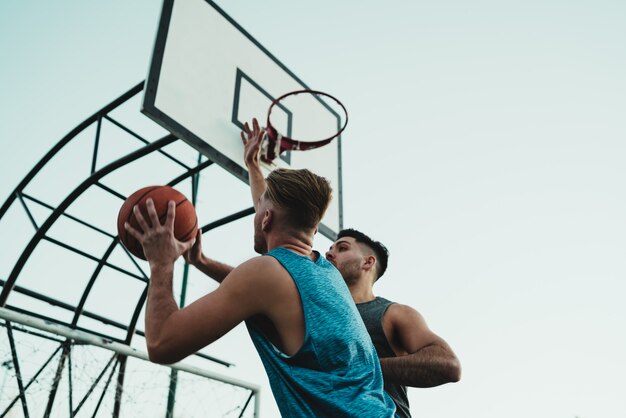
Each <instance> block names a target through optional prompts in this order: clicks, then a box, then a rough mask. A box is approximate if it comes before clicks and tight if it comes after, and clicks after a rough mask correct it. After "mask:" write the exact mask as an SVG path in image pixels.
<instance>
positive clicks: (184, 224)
mask: <svg viewBox="0 0 626 418" xmlns="http://www.w3.org/2000/svg"><path fill="white" fill-rule="evenodd" d="M148 198H151V199H152V200H153V201H154V208H155V209H156V212H157V215H158V216H159V220H160V221H161V223H163V222H164V221H165V218H166V217H167V202H169V201H170V200H173V201H174V202H176V218H175V219H174V236H175V237H176V239H178V240H179V241H188V240H189V239H191V238H193V237H195V236H196V232H197V230H198V217H197V216H196V210H195V208H194V207H193V204H192V203H191V201H189V200H188V199H187V198H186V197H185V195H184V194H182V193H181V192H179V191H178V190H176V189H173V188H171V187H169V186H150V187H144V188H142V189H139V190H137V191H136V192H135V193H133V194H132V195H130V196H129V197H128V199H126V200H125V201H124V204H123V205H122V207H121V208H120V212H119V214H118V216H117V233H118V234H119V236H120V241H121V242H122V244H124V246H125V247H126V248H127V249H128V251H130V252H131V253H132V254H134V255H135V256H137V257H139V258H141V259H143V260H145V259H146V257H145V255H144V254H143V247H142V246H141V244H140V243H139V242H138V241H137V240H136V239H135V238H134V237H133V236H132V235H130V234H129V233H128V232H127V231H126V228H124V223H125V222H128V223H129V224H130V225H131V226H132V227H133V228H135V229H136V230H138V231H141V227H140V226H139V223H138V222H137V220H136V219H135V216H134V215H133V207H134V206H135V205H138V206H139V209H140V210H141V214H142V215H143V218H144V219H145V220H146V222H147V223H148V225H150V224H151V222H150V216H149V215H148V210H147V208H146V200H147V199H148Z"/></svg>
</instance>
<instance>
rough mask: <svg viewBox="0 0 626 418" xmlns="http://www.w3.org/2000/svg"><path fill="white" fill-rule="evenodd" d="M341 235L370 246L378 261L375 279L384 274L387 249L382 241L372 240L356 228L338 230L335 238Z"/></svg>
mask: <svg viewBox="0 0 626 418" xmlns="http://www.w3.org/2000/svg"><path fill="white" fill-rule="evenodd" d="M343 237H351V238H354V240H355V241H356V242H359V243H361V244H365V245H367V246H368V247H370V248H371V249H372V251H374V254H376V260H377V261H378V263H377V265H378V267H377V270H378V271H377V273H378V275H377V277H376V280H378V279H379V278H380V277H381V276H382V275H383V274H385V271H386V270H387V263H388V262H389V250H387V247H385V246H384V245H383V244H382V242H380V241H374V240H373V239H371V238H370V237H368V236H367V235H365V234H364V233H363V232H361V231H357V230H356V229H352V228H348V229H343V230H341V231H339V233H338V234H337V239H339V238H343Z"/></svg>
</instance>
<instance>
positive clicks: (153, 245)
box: [124, 198, 196, 265]
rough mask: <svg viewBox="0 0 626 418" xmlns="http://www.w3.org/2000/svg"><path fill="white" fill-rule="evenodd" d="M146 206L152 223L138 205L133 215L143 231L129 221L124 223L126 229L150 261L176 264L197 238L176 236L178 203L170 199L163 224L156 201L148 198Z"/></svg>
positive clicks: (159, 263) (160, 263) (152, 262)
mask: <svg viewBox="0 0 626 418" xmlns="http://www.w3.org/2000/svg"><path fill="white" fill-rule="evenodd" d="M146 208H147V210H148V217H149V218H150V224H148V222H146V220H145V219H144V217H143V215H142V214H141V211H140V210H139V207H138V206H135V207H134V208H133V215H134V216H135V219H136V220H137V223H138V224H139V227H140V228H141V231H138V230H136V229H135V228H133V227H132V226H130V224H129V223H128V222H126V223H125V224H124V227H125V228H126V231H128V233H129V234H130V235H132V236H133V237H135V239H136V240H137V241H139V243H140V244H141V246H142V247H143V252H144V255H145V256H146V259H147V260H148V262H149V263H150V264H151V265H153V264H158V265H171V264H174V262H175V261H176V259H177V258H178V257H180V256H181V255H182V254H184V253H186V252H187V251H189V250H190V249H191V248H192V247H193V245H194V243H195V242H196V238H195V237H194V238H192V239H190V240H189V241H186V242H182V241H179V240H177V239H176V237H175V236H174V218H175V217H176V203H175V202H174V201H173V200H170V201H169V202H168V204H167V216H166V218H165V222H164V223H163V224H162V225H161V222H160V221H159V216H158V214H157V212H156V209H155V208H154V202H153V201H152V199H150V198H148V199H147V200H146Z"/></svg>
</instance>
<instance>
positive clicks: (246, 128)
mask: <svg viewBox="0 0 626 418" xmlns="http://www.w3.org/2000/svg"><path fill="white" fill-rule="evenodd" d="M243 127H244V130H245V131H246V133H247V134H248V135H250V125H248V122H246V123H244V124H243Z"/></svg>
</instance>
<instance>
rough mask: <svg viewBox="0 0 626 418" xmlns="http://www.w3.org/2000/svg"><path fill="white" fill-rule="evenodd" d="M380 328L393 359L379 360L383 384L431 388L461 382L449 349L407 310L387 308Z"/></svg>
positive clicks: (422, 321)
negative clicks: (383, 331)
mask: <svg viewBox="0 0 626 418" xmlns="http://www.w3.org/2000/svg"><path fill="white" fill-rule="evenodd" d="M383 328H384V330H385V335H386V336H387V340H388V341H389V342H390V345H391V346H392V348H393V350H394V351H395V353H396V355H397V357H387V358H381V359H380V366H381V368H382V371H383V376H384V379H385V381H391V382H394V383H398V384H401V385H405V386H413V387H421V388H427V387H433V386H439V385H442V384H444V383H450V382H458V381H459V380H460V379H461V364H460V362H459V360H458V359H457V357H456V355H455V354H454V352H453V351H452V349H451V348H450V346H449V345H448V344H447V343H446V342H445V341H444V340H443V339H442V338H440V337H439V336H437V335H436V334H435V333H433V332H432V331H431V330H430V329H429V328H428V326H427V325H426V321H425V320H424V318H423V317H422V316H421V315H420V314H419V312H417V311H416V310H415V309H413V308H411V307H410V306H406V305H400V304H394V305H391V306H390V307H389V308H388V310H387V312H386V313H385V316H384V318H383Z"/></svg>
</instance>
